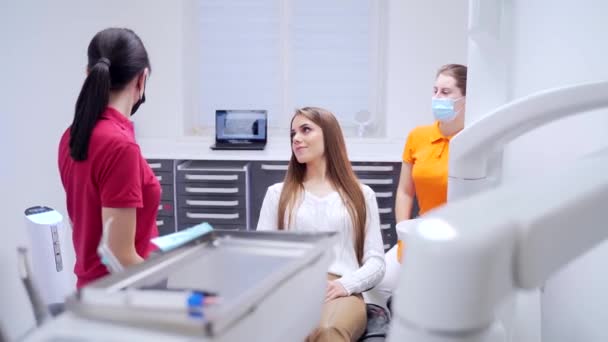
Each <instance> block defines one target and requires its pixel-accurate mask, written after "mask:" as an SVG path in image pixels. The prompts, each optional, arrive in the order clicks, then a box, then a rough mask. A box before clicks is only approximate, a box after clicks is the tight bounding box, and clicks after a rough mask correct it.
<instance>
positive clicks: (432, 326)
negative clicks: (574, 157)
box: [388, 153, 608, 342]
mask: <svg viewBox="0 0 608 342" xmlns="http://www.w3.org/2000/svg"><path fill="white" fill-rule="evenodd" d="M565 179H567V180H569V181H568V182H564V180H565ZM606 212H608V153H603V155H598V156H593V157H588V158H586V159H583V160H581V161H579V162H577V163H575V164H572V165H569V166H568V167H565V168H564V169H562V170H559V171H557V172H555V173H553V174H549V175H546V176H545V177H543V178H541V179H522V180H518V181H514V182H512V183H510V184H508V185H503V186H500V187H498V188H496V189H493V190H490V191H486V192H484V193H480V194H477V195H474V196H471V197H469V198H464V199H461V200H458V201H453V202H450V203H449V204H448V205H445V206H443V207H441V208H438V209H436V210H433V211H431V212H429V213H428V214H427V215H425V217H424V218H422V219H421V220H420V222H419V223H418V224H417V225H416V226H415V228H414V229H412V230H411V231H410V232H409V234H408V237H407V241H406V245H407V249H406V254H405V255H404V261H403V265H402V270H401V274H400V278H399V285H398V288H397V291H396V293H395V296H394V300H393V308H394V310H393V311H394V312H393V319H392V323H391V324H392V325H391V330H390V332H389V338H388V341H417V342H465V341H467V342H482V341H483V342H498V341H505V338H506V333H505V331H504V330H503V328H502V326H501V325H500V324H499V323H498V322H497V320H496V314H495V313H496V311H497V308H498V307H499V306H500V305H501V304H502V303H503V301H504V300H506V299H507V298H509V297H510V296H511V295H512V294H514V293H515V292H516V291H518V290H520V289H528V290H529V289H536V288H538V287H539V286H541V285H542V284H543V283H544V281H545V280H546V279H547V278H548V277H550V276H551V275H552V274H553V273H555V272H556V271H558V270H559V269H560V268H562V267H563V266H565V265H566V264H568V263H569V262H570V261H572V260H574V259H575V258H577V257H578V256H580V255H582V254H583V253H585V252H586V251H588V250H590V249H591V248H593V247H594V246H596V245H598V244H599V243H601V242H602V241H603V240H604V239H606V238H607V237H608V230H606V229H605V227H604V222H605V218H606Z"/></svg>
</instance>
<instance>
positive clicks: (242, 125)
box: [215, 110, 267, 141]
mask: <svg viewBox="0 0 608 342" xmlns="http://www.w3.org/2000/svg"><path fill="white" fill-rule="evenodd" d="M266 128H267V127H266V111H265V110H217V111H216V112H215V136H216V139H217V140H253V141H265V140H266Z"/></svg>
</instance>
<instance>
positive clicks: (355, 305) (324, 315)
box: [306, 274, 367, 342]
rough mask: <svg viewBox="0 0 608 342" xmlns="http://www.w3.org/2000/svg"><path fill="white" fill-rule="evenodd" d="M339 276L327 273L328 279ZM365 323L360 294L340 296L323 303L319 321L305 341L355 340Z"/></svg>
mask: <svg viewBox="0 0 608 342" xmlns="http://www.w3.org/2000/svg"><path fill="white" fill-rule="evenodd" d="M337 278H339V277H338V276H336V275H333V274H328V275H327V279H328V280H335V279H337ZM366 325H367V313H366V311H365V302H364V301H363V297H362V296H361V295H360V294H356V295H351V296H348V297H340V298H336V299H333V300H331V301H329V302H326V303H324V304H323V309H322V312H321V322H320V324H319V327H317V328H316V329H315V330H314V331H313V332H312V333H311V334H310V335H309V336H308V337H307V338H306V342H340V341H349V342H350V341H357V340H358V339H359V338H360V337H361V335H363V332H365V326H366Z"/></svg>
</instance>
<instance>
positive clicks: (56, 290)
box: [25, 206, 74, 305]
mask: <svg viewBox="0 0 608 342" xmlns="http://www.w3.org/2000/svg"><path fill="white" fill-rule="evenodd" d="M25 221H26V224H27V230H28V235H29V240H30V244H31V248H30V249H29V250H30V253H31V263H32V276H33V280H34V282H35V283H36V284H37V287H38V289H39V291H40V294H41V297H42V300H43V301H44V303H45V304H46V305H52V304H58V303H63V302H64V300H65V298H66V296H67V295H69V294H70V293H71V292H72V291H73V290H74V286H73V284H72V280H71V277H70V276H71V272H72V270H70V269H68V267H66V265H65V263H64V260H65V259H64V256H65V254H64V253H65V250H66V249H65V248H66V246H64V245H63V244H64V243H65V242H66V241H69V239H66V234H67V233H68V232H67V231H66V228H65V227H64V226H63V224H62V221H63V216H62V215H61V214H60V213H59V212H57V211H56V210H54V209H52V208H49V207H45V206H35V207H31V208H27V209H26V210H25Z"/></svg>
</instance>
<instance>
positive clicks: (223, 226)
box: [177, 221, 247, 230]
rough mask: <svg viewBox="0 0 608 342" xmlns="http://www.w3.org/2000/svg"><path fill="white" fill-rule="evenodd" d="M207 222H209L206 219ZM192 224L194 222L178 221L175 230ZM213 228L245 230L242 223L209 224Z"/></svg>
mask: <svg viewBox="0 0 608 342" xmlns="http://www.w3.org/2000/svg"><path fill="white" fill-rule="evenodd" d="M207 223H209V224H211V223H210V222H208V221H207ZM192 226H194V224H190V223H179V225H178V227H177V230H184V229H188V228H190V227H192ZM211 226H212V227H213V229H222V230H247V227H245V225H244V224H217V223H214V224H211Z"/></svg>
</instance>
